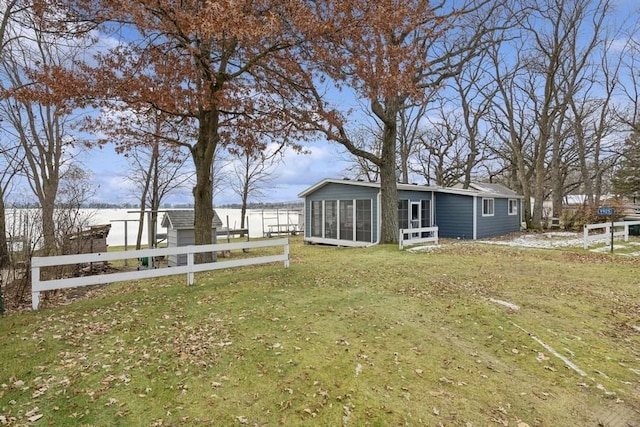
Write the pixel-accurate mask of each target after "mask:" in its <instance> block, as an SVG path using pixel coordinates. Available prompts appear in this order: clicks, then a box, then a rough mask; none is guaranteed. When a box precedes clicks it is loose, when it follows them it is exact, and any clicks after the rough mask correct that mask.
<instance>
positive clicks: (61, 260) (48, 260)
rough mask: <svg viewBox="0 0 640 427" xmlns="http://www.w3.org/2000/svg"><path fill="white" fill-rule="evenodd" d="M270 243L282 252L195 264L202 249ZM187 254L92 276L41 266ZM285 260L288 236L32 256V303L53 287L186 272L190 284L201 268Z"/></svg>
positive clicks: (35, 305) (287, 250)
mask: <svg viewBox="0 0 640 427" xmlns="http://www.w3.org/2000/svg"><path fill="white" fill-rule="evenodd" d="M269 246H282V247H283V253H282V254H280V255H269V256H260V257H252V258H242V259H236V260H228V261H216V262H210V263H205V264H195V263H194V255H195V254H198V253H203V252H223V251H231V250H238V249H255V248H263V247H269ZM181 254H187V265H183V266H177V267H167V268H155V269H148V270H138V271H126V272H119V273H109V274H98V275H93V276H84V277H73V278H66V279H51V280H41V278H40V268H42V267H53V266H61V265H72V264H84V263H93V262H104V261H115V260H122V259H131V258H137V259H142V258H151V257H161V256H168V255H181ZM271 262H284V267H285V268H288V267H289V239H277V240H259V241H252V242H240V243H221V244H213V245H200V246H179V247H172V248H159V249H142V250H137V251H120V252H100V253H93V254H79V255H60V256H52V257H33V258H32V259H31V296H32V307H33V309H34V310H37V309H38V306H39V305H40V292H43V291H49V290H53V289H66V288H75V287H79V286H89V285H100V284H105V283H112V282H121V281H125V280H138V279H149V278H153V277H161V276H171V275H176V274H186V275H187V284H189V285H192V284H193V283H194V273H197V272H201V271H210V270H219V269H223V268H232V267H242V266H247V265H256V264H265V263H271Z"/></svg>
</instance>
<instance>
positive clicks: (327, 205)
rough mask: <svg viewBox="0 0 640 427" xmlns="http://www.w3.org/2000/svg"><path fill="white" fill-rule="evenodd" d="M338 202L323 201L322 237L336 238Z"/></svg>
mask: <svg viewBox="0 0 640 427" xmlns="http://www.w3.org/2000/svg"><path fill="white" fill-rule="evenodd" d="M337 204H338V202H337V201H336V200H326V201H325V202H324V237H326V238H327V239H337V238H338V207H337Z"/></svg>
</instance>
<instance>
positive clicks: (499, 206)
mask: <svg viewBox="0 0 640 427" xmlns="http://www.w3.org/2000/svg"><path fill="white" fill-rule="evenodd" d="M492 185H495V184H492ZM500 187H501V188H500V189H498V188H489V187H487V188H485V189H484V190H476V189H469V190H464V189H459V188H444V187H430V186H422V185H413V184H398V226H399V228H400V229H408V228H422V227H431V226H438V235H439V237H447V238H459V239H480V238H485V237H491V236H499V235H503V234H507V233H511V232H514V231H519V230H520V224H521V210H522V209H521V206H522V196H518V195H517V194H516V193H515V192H513V191H511V190H509V189H508V188H506V187H504V186H500ZM299 197H301V198H303V199H304V224H305V225H304V240H305V241H306V242H310V243H324V244H332V245H339V246H368V245H372V244H377V243H379V241H380V217H381V215H380V183H378V182H364V181H351V180H338V179H325V180H322V181H320V182H318V183H317V184H315V185H313V186H311V187H309V188H308V189H306V190H305V191H303V192H302V193H300V194H299Z"/></svg>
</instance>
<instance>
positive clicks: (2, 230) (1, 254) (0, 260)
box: [0, 193, 9, 298]
mask: <svg viewBox="0 0 640 427" xmlns="http://www.w3.org/2000/svg"><path fill="white" fill-rule="evenodd" d="M8 265H9V250H8V247H7V226H6V223H5V205H4V195H3V194H1V193H0V269H2V268H4V267H6V266H8ZM0 292H2V290H1V289H0ZM0 298H2V295H1V294H0Z"/></svg>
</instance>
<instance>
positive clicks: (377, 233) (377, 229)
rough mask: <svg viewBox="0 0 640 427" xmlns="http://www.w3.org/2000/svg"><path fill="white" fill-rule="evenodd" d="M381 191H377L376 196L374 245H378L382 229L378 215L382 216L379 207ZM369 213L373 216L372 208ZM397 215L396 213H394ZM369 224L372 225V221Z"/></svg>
mask: <svg viewBox="0 0 640 427" xmlns="http://www.w3.org/2000/svg"><path fill="white" fill-rule="evenodd" d="M381 201H382V190H380V191H378V194H377V196H376V205H377V209H378V220H377V221H376V240H375V242H374V244H375V245H377V244H379V243H380V229H381V227H382V218H381V217H380V215H382V207H381V206H380V205H381V204H382V203H381ZM371 213H372V214H373V208H371ZM396 215H397V213H396ZM371 224H373V219H371Z"/></svg>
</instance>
